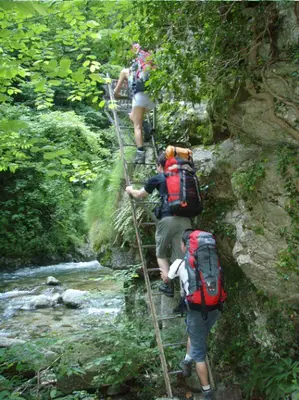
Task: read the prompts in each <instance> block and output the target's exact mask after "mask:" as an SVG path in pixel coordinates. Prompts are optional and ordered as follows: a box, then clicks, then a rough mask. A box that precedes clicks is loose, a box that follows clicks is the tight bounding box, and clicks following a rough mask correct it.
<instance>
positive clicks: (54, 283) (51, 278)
mask: <svg viewBox="0 0 299 400" xmlns="http://www.w3.org/2000/svg"><path fill="white" fill-rule="evenodd" d="M46 285H49V286H57V285H61V283H60V282H59V280H58V279H56V278H54V276H48V278H47V279H46Z"/></svg>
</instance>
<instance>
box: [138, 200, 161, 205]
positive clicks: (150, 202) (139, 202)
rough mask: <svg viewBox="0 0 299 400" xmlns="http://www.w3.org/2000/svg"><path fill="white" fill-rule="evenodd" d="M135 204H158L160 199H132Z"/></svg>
mask: <svg viewBox="0 0 299 400" xmlns="http://www.w3.org/2000/svg"><path fill="white" fill-rule="evenodd" d="M134 200H135V202H136V204H149V205H155V206H157V205H159V204H161V203H160V201H138V200H137V199H134Z"/></svg>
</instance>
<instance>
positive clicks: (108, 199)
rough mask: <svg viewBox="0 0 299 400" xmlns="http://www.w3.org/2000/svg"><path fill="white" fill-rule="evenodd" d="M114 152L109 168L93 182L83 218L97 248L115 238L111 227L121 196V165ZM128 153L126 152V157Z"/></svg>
mask: <svg viewBox="0 0 299 400" xmlns="http://www.w3.org/2000/svg"><path fill="white" fill-rule="evenodd" d="M119 155H120V153H119V152H116V153H114V155H113V156H112V157H111V158H112V160H111V166H110V169H109V170H104V171H102V173H101V177H100V178H99V179H98V181H97V182H96V183H95V185H94V187H93V188H92V190H91V193H90V195H89V198H88V201H87V205H86V211H85V220H86V223H87V226H88V228H89V232H90V239H91V243H92V245H93V247H94V248H95V249H96V250H98V249H99V248H100V247H101V245H102V244H108V243H109V242H112V241H113V240H114V239H115V231H114V229H113V224H114V219H115V212H116V210H117V209H118V206H119V202H120V200H121V198H122V194H121V189H122V188H123V189H124V187H122V182H123V165H122V161H121V159H120V157H119ZM128 156H129V153H127V157H128Z"/></svg>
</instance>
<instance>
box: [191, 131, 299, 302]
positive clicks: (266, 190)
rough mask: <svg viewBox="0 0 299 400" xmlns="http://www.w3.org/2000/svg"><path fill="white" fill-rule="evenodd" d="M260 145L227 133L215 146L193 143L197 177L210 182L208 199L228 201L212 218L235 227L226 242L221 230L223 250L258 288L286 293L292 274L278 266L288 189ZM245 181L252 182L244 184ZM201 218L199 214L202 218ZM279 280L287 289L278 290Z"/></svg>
mask: <svg viewBox="0 0 299 400" xmlns="http://www.w3.org/2000/svg"><path fill="white" fill-rule="evenodd" d="M264 150H265V149H264V148H263V147H261V146H258V145H254V144H247V145H246V144H242V143H240V141H239V140H232V139H228V140H226V141H224V142H223V143H221V144H220V145H219V146H218V145H217V146H211V147H210V148H208V149H204V148H201V147H198V148H196V149H194V159H195V163H196V165H197V166H198V167H199V169H200V171H201V175H202V178H201V180H202V182H205V183H206V184H207V185H210V182H211V181H212V182H213V185H212V186H211V185H210V188H209V194H208V195H209V197H210V199H209V198H208V201H210V202H211V203H213V202H214V201H215V202H217V201H219V200H220V202H222V203H221V204H224V203H223V201H224V202H225V203H228V204H230V205H231V206H230V207H229V209H228V211H226V212H225V214H224V215H223V216H222V219H221V221H216V225H217V224H223V223H224V224H229V225H230V226H232V227H233V228H235V235H233V236H234V238H233V240H230V241H229V242H227V240H226V239H227V238H226V233H225V232H224V233H223V234H222V235H221V237H222V240H223V241H225V242H226V245H225V246H223V244H222V247H225V250H224V251H225V252H226V253H228V254H227V255H228V257H229V256H231V257H232V258H233V259H234V260H235V261H236V262H237V264H238V265H239V266H240V267H241V268H242V270H243V271H244V273H245V274H246V275H247V276H248V277H249V278H250V280H251V281H252V282H253V283H254V285H255V286H256V287H257V288H258V289H262V290H264V291H266V292H268V293H276V294H278V295H282V296H283V298H284V299H286V297H289V296H291V297H293V296H296V295H297V292H298V290H297V289H298V279H297V275H296V274H295V273H292V272H291V271H289V275H288V276H285V275H286V274H282V272H281V271H280V270H279V260H280V257H281V254H284V251H286V249H288V241H287V236H288V234H291V231H292V219H291V217H290V215H289V213H288V212H287V207H288V204H289V194H288V193H287V191H286V189H285V187H284V186H285V182H284V180H283V178H282V177H281V176H280V174H279V172H278V170H277V164H278V162H279V161H278V158H277V156H276V154H275V152H273V151H272V152H270V151H267V156H265V155H264ZM256 166H258V168H256ZM254 171H256V174H257V177H256V181H255V182H254V179H255V176H254ZM259 175H261V176H259ZM246 179H247V180H248V181H249V182H246ZM246 184H247V185H251V186H249V187H248V188H247V189H248V190H246ZM211 207H213V204H211ZM224 209H225V207H223V210H224ZM206 220H207V217H206V216H205V215H203V224H205V223H206V222H207V221H206ZM227 244H229V248H227ZM220 246H221V244H220ZM229 253H230V254H229ZM291 276H292V279H291ZM286 279H288V280H286ZM282 283H283V287H284V288H285V290H286V289H287V291H285V290H283V291H282V290H281V284H282ZM286 293H287V295H286ZM298 300H299V296H298Z"/></svg>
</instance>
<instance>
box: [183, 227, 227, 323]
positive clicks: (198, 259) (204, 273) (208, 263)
mask: <svg viewBox="0 0 299 400" xmlns="http://www.w3.org/2000/svg"><path fill="white" fill-rule="evenodd" d="M185 268H186V269H187V272H188V282H189V289H188V290H189V295H188V296H187V297H186V298H187V302H188V304H189V307H190V309H193V310H198V311H201V312H202V314H203V317H204V318H206V317H207V312H208V311H211V310H216V309H220V310H222V307H223V303H224V301H225V299H226V296H227V295H226V292H225V291H224V288H223V272H222V268H221V266H220V261H219V257H218V254H217V250H216V241H215V238H214V236H213V235H212V234H211V233H209V232H205V231H200V230H196V231H193V232H192V233H191V234H190V236H189V239H188V242H187V252H186V256H185Z"/></svg>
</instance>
